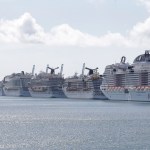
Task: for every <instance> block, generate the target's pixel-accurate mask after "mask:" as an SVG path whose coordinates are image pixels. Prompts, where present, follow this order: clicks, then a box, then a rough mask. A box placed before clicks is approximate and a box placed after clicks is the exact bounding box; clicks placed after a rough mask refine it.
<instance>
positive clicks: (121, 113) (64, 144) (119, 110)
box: [0, 97, 150, 150]
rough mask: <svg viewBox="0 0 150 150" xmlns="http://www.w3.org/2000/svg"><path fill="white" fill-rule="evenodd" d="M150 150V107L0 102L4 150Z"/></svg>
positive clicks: (26, 100)
mask: <svg viewBox="0 0 150 150" xmlns="http://www.w3.org/2000/svg"><path fill="white" fill-rule="evenodd" d="M1 149H2V150H60V149H63V150H127V149H132V150H149V149H150V103H144V102H143V103H141V102H117V101H115V102H113V101H100V100H70V99H34V98H22V97H21V98H14V97H13V98H12V97H0V150H1Z"/></svg>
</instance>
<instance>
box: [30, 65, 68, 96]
mask: <svg viewBox="0 0 150 150" xmlns="http://www.w3.org/2000/svg"><path fill="white" fill-rule="evenodd" d="M58 68H59V67H57V68H50V67H49V65H47V67H46V72H41V73H39V74H38V75H35V76H34V77H33V78H32V79H31V81H30V83H29V91H30V94H31V96H32V97H39V98H64V97H65V95H64V92H63V90H62V85H63V83H64V77H63V75H62V72H63V65H61V71H60V73H58V74H56V73H55V70H56V69H58ZM49 69H50V73H49V72H48V70H49Z"/></svg>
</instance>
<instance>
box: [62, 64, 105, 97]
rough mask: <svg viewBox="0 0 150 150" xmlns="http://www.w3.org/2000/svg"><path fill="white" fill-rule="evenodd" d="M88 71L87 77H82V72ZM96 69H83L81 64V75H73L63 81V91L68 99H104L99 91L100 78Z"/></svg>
mask: <svg viewBox="0 0 150 150" xmlns="http://www.w3.org/2000/svg"><path fill="white" fill-rule="evenodd" d="M85 69H87V70H88V71H89V73H88V75H84V71H85ZM97 69H98V68H95V69H90V68H87V67H86V68H85V64H83V68H82V74H81V75H77V74H75V75H74V76H72V77H68V78H66V79H65V83H64V85H63V91H64V93H65V95H66V96H67V97H68V98H79V99H106V97H105V96H104V94H103V93H102V91H101V90H100V84H101V82H102V78H101V76H100V75H99V73H98V72H97Z"/></svg>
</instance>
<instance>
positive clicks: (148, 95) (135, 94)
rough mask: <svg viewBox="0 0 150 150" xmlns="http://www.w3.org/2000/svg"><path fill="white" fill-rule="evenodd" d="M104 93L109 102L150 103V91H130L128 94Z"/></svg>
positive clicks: (118, 92)
mask: <svg viewBox="0 0 150 150" xmlns="http://www.w3.org/2000/svg"><path fill="white" fill-rule="evenodd" d="M103 93H104V95H105V96H106V97H107V98H108V99H109V100H125V101H145V102H147V101H150V91H144V90H129V91H128V93H125V92H124V91H106V90H105V91H104V90H103Z"/></svg>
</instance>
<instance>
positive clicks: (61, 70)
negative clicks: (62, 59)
mask: <svg viewBox="0 0 150 150" xmlns="http://www.w3.org/2000/svg"><path fill="white" fill-rule="evenodd" d="M63 67H64V65H63V64H62V65H61V69H60V75H61V76H62V73H63Z"/></svg>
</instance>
